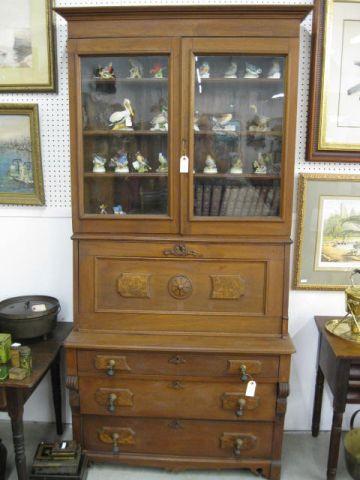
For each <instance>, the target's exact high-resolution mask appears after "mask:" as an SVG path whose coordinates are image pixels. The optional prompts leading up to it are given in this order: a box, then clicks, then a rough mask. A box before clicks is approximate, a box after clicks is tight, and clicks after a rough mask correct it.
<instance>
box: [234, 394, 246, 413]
mask: <svg viewBox="0 0 360 480" xmlns="http://www.w3.org/2000/svg"><path fill="white" fill-rule="evenodd" d="M238 405H239V408H238V409H237V410H236V415H237V416H238V417H242V416H243V415H244V409H245V406H246V400H245V398H239V401H238Z"/></svg>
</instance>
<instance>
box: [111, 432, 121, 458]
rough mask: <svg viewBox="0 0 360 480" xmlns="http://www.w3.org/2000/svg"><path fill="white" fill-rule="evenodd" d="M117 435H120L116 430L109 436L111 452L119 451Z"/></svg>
mask: <svg viewBox="0 0 360 480" xmlns="http://www.w3.org/2000/svg"><path fill="white" fill-rule="evenodd" d="M119 437H120V435H119V434H118V433H116V432H115V433H113V434H112V435H111V438H112V441H113V449H112V451H113V454H116V453H119V451H120V449H119V445H118V441H119Z"/></svg>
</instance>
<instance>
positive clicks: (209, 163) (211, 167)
mask: <svg viewBox="0 0 360 480" xmlns="http://www.w3.org/2000/svg"><path fill="white" fill-rule="evenodd" d="M204 173H217V166H216V163H215V160H214V159H213V158H212V156H211V155H210V154H208V155H206V160H205V168H204Z"/></svg>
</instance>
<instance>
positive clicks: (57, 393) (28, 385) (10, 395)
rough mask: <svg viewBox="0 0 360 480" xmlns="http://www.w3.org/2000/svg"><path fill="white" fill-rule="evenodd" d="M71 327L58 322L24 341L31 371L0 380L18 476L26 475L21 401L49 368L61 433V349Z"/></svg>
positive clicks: (60, 432)
mask: <svg viewBox="0 0 360 480" xmlns="http://www.w3.org/2000/svg"><path fill="white" fill-rule="evenodd" d="M71 330H72V323H68V322H59V323H58V324H57V327H56V329H55V330H54V331H53V332H52V335H51V337H49V338H48V340H37V341H33V342H30V341H29V342H24V344H26V345H29V346H30V347H31V351H32V359H33V372H32V374H31V375H30V376H29V377H28V378H25V379H24V380H6V381H5V382H1V384H0V394H3V396H4V397H5V402H4V404H3V405H1V403H0V410H2V411H7V412H8V414H9V416H10V418H11V427H12V432H13V442H14V450H15V463H16V469H17V474H18V478H19V480H26V479H27V478H28V473H27V467H26V456H25V442H24V427H23V412H24V404H25V402H26V401H27V399H28V398H29V397H30V396H31V394H32V393H33V392H34V391H35V389H36V387H37V386H38V385H39V383H40V382H41V380H42V379H43V378H44V376H45V375H46V373H47V372H48V371H49V370H50V373H51V384H52V391H53V400H54V406H55V416H56V429H57V433H58V435H61V434H62V433H63V423H62V415H61V378H60V350H61V347H62V343H63V341H64V340H65V339H66V337H67V336H68V335H69V333H70V332H71Z"/></svg>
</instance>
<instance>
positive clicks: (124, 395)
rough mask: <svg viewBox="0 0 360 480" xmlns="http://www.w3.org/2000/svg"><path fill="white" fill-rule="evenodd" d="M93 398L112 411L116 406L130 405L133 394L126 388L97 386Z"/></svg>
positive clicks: (132, 401) (132, 403)
mask: <svg viewBox="0 0 360 480" xmlns="http://www.w3.org/2000/svg"><path fill="white" fill-rule="evenodd" d="M95 400H96V402H97V403H98V404H99V405H103V406H105V407H106V409H107V410H108V411H109V412H114V411H115V408H116V407H132V406H133V405H134V394H133V393H132V391H131V390H129V389H127V388H111V387H110V388H106V387H102V388H98V389H97V390H96V392H95Z"/></svg>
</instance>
